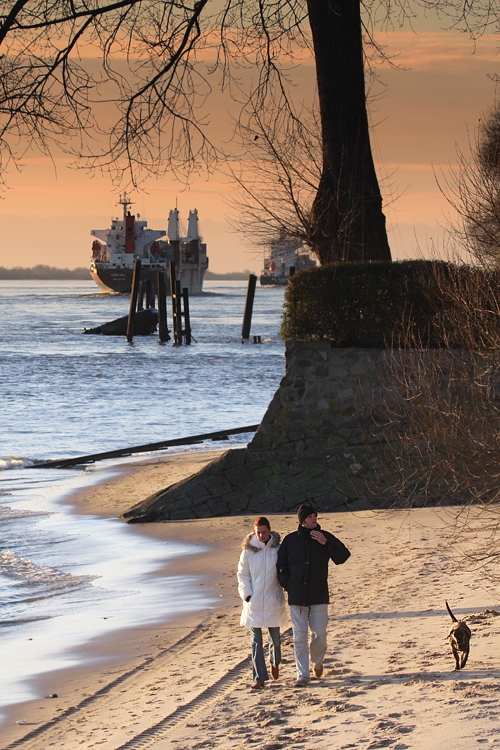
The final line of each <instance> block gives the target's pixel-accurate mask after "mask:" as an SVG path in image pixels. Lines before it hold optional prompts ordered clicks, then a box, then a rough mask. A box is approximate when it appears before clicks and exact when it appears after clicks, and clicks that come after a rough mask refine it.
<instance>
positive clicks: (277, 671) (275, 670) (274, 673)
mask: <svg viewBox="0 0 500 750" xmlns="http://www.w3.org/2000/svg"><path fill="white" fill-rule="evenodd" d="M271 674H272V676H273V680H277V679H278V677H279V676H280V668H279V667H273V665H272V664H271Z"/></svg>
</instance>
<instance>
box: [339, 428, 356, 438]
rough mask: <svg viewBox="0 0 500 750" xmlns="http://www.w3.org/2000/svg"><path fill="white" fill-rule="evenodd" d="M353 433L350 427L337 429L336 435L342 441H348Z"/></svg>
mask: <svg viewBox="0 0 500 750" xmlns="http://www.w3.org/2000/svg"><path fill="white" fill-rule="evenodd" d="M352 433H353V430H352V428H350V427H339V429H338V434H339V435H340V437H342V438H344V440H348V439H349V438H350V437H351V435H352Z"/></svg>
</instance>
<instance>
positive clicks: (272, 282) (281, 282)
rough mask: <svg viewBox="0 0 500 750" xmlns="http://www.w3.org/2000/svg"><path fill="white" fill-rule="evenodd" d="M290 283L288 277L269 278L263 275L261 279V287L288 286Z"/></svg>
mask: <svg viewBox="0 0 500 750" xmlns="http://www.w3.org/2000/svg"><path fill="white" fill-rule="evenodd" d="M287 283H288V277H287V276H267V275H265V274H262V276H261V277H260V285H261V286H286V285H287Z"/></svg>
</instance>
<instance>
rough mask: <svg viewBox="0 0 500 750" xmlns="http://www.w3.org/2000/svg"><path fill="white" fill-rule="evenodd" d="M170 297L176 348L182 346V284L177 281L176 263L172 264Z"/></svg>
mask: <svg viewBox="0 0 500 750" xmlns="http://www.w3.org/2000/svg"><path fill="white" fill-rule="evenodd" d="M170 296H171V298H172V329H173V331H174V346H181V345H182V316H181V284H180V281H177V274H176V271H175V263H173V262H170Z"/></svg>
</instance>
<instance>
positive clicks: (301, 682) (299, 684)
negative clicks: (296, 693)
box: [294, 679, 309, 688]
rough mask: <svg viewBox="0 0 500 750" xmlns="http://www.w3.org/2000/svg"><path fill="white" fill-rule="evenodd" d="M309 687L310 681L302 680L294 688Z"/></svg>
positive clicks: (296, 682) (297, 681)
mask: <svg viewBox="0 0 500 750" xmlns="http://www.w3.org/2000/svg"><path fill="white" fill-rule="evenodd" d="M308 685H309V680H305V679H300V680H296V681H295V684H294V687H299V688H300V687H307V686H308Z"/></svg>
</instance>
